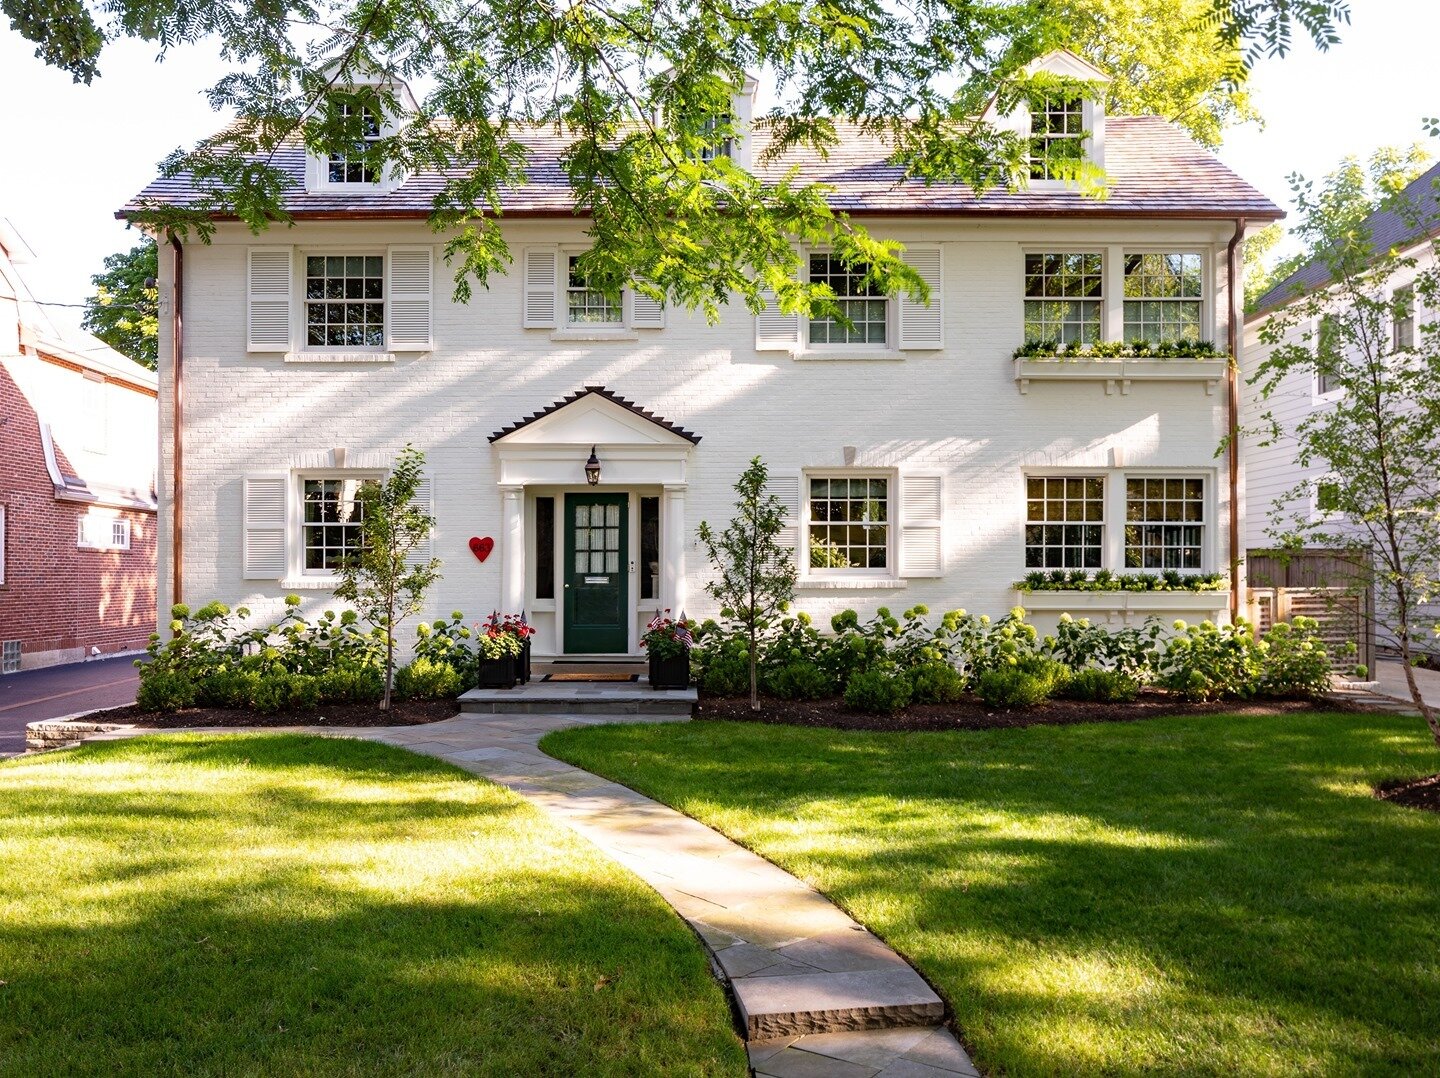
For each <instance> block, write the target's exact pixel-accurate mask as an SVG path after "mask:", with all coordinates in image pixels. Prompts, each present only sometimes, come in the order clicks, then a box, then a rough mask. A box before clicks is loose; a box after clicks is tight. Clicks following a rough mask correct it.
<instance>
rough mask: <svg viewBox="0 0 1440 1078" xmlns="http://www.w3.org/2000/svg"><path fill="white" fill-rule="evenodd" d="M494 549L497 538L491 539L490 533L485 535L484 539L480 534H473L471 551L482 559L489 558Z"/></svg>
mask: <svg viewBox="0 0 1440 1078" xmlns="http://www.w3.org/2000/svg"><path fill="white" fill-rule="evenodd" d="M494 549H495V540H494V539H491V538H490V537H489V536H488V535H487V536H485V537H484V538H483V539H482V538H481V537H480V536H478V535H476V536H472V537H471V539H470V553H471V554H474V555H475V556H476V557H477V558H479V559H480V560H481V561H484V560H485V559H486V558H488V557H489V556H490V551H492V550H494Z"/></svg>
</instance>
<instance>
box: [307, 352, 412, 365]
mask: <svg viewBox="0 0 1440 1078" xmlns="http://www.w3.org/2000/svg"><path fill="white" fill-rule="evenodd" d="M285 362H286V363H394V362H395V353H394V352H286V353H285Z"/></svg>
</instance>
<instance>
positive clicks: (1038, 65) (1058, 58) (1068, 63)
mask: <svg viewBox="0 0 1440 1078" xmlns="http://www.w3.org/2000/svg"><path fill="white" fill-rule="evenodd" d="M1037 71H1048V72H1049V73H1050V74H1052V75H1060V76H1062V77H1064V78H1067V79H1083V80H1084V81H1085V82H1100V83H1108V82H1110V81H1111V79H1110V76H1109V75H1107V74H1106V73H1105V72H1103V71H1101V70H1100V69H1099V68H1098V67H1096V66H1095V65H1094V64H1092V63H1091V62H1090V61H1089V60H1087V59H1085V58H1084V57H1083V56H1077V55H1076V54H1075V53H1073V52H1071V51H1070V50H1069V49H1052V50H1051V51H1050V52H1047V53H1046V54H1045V55H1044V56H1037V57H1036V58H1035V59H1034V60H1031V61H1030V63H1029V64H1027V65H1026V66H1025V73H1026V74H1027V75H1033V74H1035V73H1036V72H1037Z"/></svg>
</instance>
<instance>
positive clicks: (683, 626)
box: [675, 610, 695, 648]
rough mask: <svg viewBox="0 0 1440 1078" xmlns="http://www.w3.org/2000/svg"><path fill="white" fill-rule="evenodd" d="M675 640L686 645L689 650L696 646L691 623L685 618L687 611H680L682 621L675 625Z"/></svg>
mask: <svg viewBox="0 0 1440 1078" xmlns="http://www.w3.org/2000/svg"><path fill="white" fill-rule="evenodd" d="M675 639H677V640H679V641H680V643H682V644H684V645H685V646H686V647H687V648H688V647H694V646H695V638H694V637H693V636H691V635H690V623H689V621H688V620H687V619H686V617H685V611H683V610H682V611H680V620H679V621H677V622H676V623H675Z"/></svg>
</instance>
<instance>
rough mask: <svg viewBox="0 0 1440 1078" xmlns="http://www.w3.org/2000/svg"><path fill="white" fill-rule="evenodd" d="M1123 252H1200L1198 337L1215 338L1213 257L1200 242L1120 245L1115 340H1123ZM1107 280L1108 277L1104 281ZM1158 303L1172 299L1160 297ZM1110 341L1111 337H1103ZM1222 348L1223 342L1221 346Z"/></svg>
mask: <svg viewBox="0 0 1440 1078" xmlns="http://www.w3.org/2000/svg"><path fill="white" fill-rule="evenodd" d="M1126 255H1199V256H1200V329H1199V334H1200V339H1201V340H1202V341H1211V342H1214V340H1215V333H1216V328H1215V259H1214V258H1213V257H1212V252H1211V251H1210V250H1208V249H1207V248H1205V247H1204V246H1202V245H1199V244H1183V243H1182V244H1173V243H1169V244H1166V243H1161V244H1134V245H1131V244H1127V245H1125V246H1124V247H1122V248H1120V256H1119V267H1120V283H1119V286H1118V287H1119V299H1120V306H1119V310H1118V312H1117V316H1118V318H1119V320H1120V323H1119V327H1118V329H1117V331H1116V335H1115V337H1114V338H1113V339H1114V340H1118V341H1123V340H1124V339H1125V301H1126V299H1127V298H1128V297H1127V296H1126V295H1125V256H1126ZM1109 283H1110V282H1109V281H1108V280H1107V281H1106V284H1107V285H1108V284H1109ZM1160 302H1173V301H1167V300H1162V301H1160ZM1105 339H1106V340H1110V339H1111V338H1110V337H1108V336H1107V337H1106V338H1105ZM1222 347H1223V345H1222Z"/></svg>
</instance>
